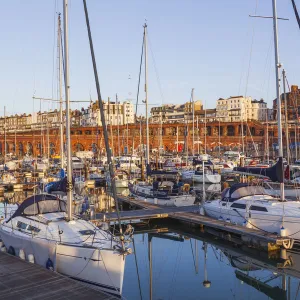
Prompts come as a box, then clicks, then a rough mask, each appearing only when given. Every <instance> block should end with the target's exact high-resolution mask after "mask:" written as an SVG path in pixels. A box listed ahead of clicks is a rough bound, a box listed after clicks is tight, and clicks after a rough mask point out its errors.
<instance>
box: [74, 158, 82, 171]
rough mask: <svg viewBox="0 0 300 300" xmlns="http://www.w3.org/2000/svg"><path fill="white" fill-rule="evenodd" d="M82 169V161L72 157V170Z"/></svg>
mask: <svg viewBox="0 0 300 300" xmlns="http://www.w3.org/2000/svg"><path fill="white" fill-rule="evenodd" d="M83 168H84V163H83V161H82V160H81V159H80V158H79V157H77V156H72V169H73V170H82V169H83Z"/></svg>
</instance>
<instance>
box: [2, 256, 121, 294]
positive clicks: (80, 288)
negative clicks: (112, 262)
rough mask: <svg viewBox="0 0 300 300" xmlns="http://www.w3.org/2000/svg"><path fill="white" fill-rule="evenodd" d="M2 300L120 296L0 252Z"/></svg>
mask: <svg viewBox="0 0 300 300" xmlns="http://www.w3.org/2000/svg"><path fill="white" fill-rule="evenodd" d="M0 299H1V300H25V299H26V300H29V299H43V300H50V299H55V300H60V299H64V300H65V299H69V300H71V299H72V300H80V299H99V300H113V299H117V298H115V297H114V296H111V295H107V294H105V293H104V292H101V291H99V290H94V289H91V288H89V287H87V286H85V285H83V284H81V283H79V282H77V281H75V280H72V279H69V278H67V277H65V276H62V275H60V274H58V273H56V272H52V271H49V270H47V269H46V268H43V267H41V266H39V265H36V264H31V263H28V262H26V261H24V260H21V259H19V258H18V257H15V256H12V255H9V254H7V253H3V252H0Z"/></svg>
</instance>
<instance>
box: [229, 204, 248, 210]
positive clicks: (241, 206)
mask: <svg viewBox="0 0 300 300" xmlns="http://www.w3.org/2000/svg"><path fill="white" fill-rule="evenodd" d="M231 207H232V208H239V209H245V208H246V204H242V203H233V204H232V205H231Z"/></svg>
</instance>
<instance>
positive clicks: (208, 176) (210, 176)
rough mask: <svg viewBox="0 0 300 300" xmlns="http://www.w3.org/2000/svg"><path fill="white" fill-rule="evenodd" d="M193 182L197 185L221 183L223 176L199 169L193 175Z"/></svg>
mask: <svg viewBox="0 0 300 300" xmlns="http://www.w3.org/2000/svg"><path fill="white" fill-rule="evenodd" d="M203 177H204V178H203ZM192 180H193V181H194V182H197V183H203V182H205V183H220V182H221V175H220V174H215V173H214V172H213V171H212V170H209V169H206V168H204V172H203V170H202V169H199V168H197V170H196V171H195V173H194V174H193V175H192Z"/></svg>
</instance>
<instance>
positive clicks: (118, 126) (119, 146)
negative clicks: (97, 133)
mask: <svg viewBox="0 0 300 300" xmlns="http://www.w3.org/2000/svg"><path fill="white" fill-rule="evenodd" d="M116 105H117V120H118V123H117V131H118V155H119V157H120V156H121V153H120V149H121V145H120V124H119V122H120V121H119V107H120V105H119V103H118V94H116Z"/></svg>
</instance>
